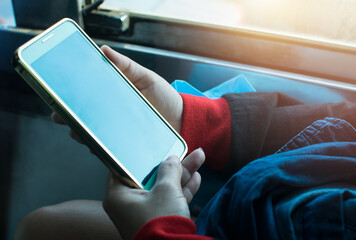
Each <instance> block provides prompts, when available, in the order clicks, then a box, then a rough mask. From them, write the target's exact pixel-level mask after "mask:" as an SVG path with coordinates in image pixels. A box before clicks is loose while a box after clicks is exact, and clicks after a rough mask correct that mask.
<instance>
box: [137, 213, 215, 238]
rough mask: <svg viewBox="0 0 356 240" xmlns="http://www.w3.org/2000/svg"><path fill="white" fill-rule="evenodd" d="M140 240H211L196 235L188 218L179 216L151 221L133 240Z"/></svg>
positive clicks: (193, 225)
mask: <svg viewBox="0 0 356 240" xmlns="http://www.w3.org/2000/svg"><path fill="white" fill-rule="evenodd" d="M141 239H145V240H147V239H156V240H160V239H162V240H163V239H166V240H167V239H179V240H180V239H182V240H183V239H184V240H187V239H202V240H207V239H211V238H209V237H204V236H199V235H196V226H195V224H194V223H193V222H192V221H191V220H190V219H188V218H185V217H179V216H165V217H158V218H155V219H152V220H151V221H149V222H148V223H146V224H145V225H143V226H142V227H141V228H140V230H139V231H138V232H137V233H136V235H135V236H134V238H133V240H141Z"/></svg>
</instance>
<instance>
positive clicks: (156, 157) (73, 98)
mask: <svg viewBox="0 0 356 240" xmlns="http://www.w3.org/2000/svg"><path fill="white" fill-rule="evenodd" d="M13 65H14V67H15V69H16V71H17V72H18V73H19V74H20V75H21V76H22V77H23V78H24V79H25V80H26V82H27V83H28V84H29V85H30V86H31V87H32V88H33V89H34V90H35V91H36V92H37V93H38V94H39V95H40V96H41V98H42V99H43V100H44V101H45V102H47V103H48V104H49V106H50V107H51V108H52V109H53V110H54V111H56V112H57V113H58V114H59V115H60V117H61V118H62V119H63V120H64V121H65V122H66V123H67V124H68V125H69V126H70V127H71V128H72V129H73V130H74V131H75V132H76V133H77V134H78V135H79V136H80V138H81V139H82V140H83V141H85V143H86V144H87V145H88V146H89V147H90V148H91V149H92V150H93V151H94V152H95V154H96V155H97V156H98V157H99V158H100V159H101V160H102V161H103V162H104V163H105V164H106V165H107V166H108V167H109V168H110V169H111V170H112V171H114V172H115V173H116V174H118V175H121V176H124V177H125V178H126V179H128V180H129V182H128V183H130V184H132V185H133V186H135V187H137V188H144V189H150V188H151V187H152V185H153V183H154V180H155V171H156V169H157V166H158V165H159V164H160V162H161V161H163V160H164V159H166V158H167V157H168V156H171V155H176V156H178V157H179V158H180V159H181V160H182V159H183V157H184V156H185V154H186V152H187V145H186V143H185V142H184V140H183V139H182V138H181V137H180V136H179V134H178V133H177V132H176V131H175V130H174V129H173V128H172V127H171V126H170V125H169V124H168V122H167V121H166V120H165V119H164V118H163V117H162V116H161V115H160V114H159V113H158V112H157V111H156V110H155V109H154V107H153V106H152V105H151V104H150V103H149V102H148V101H147V100H146V99H145V98H144V96H143V95H142V94H141V93H140V92H139V91H138V90H137V89H136V88H135V87H134V86H133V85H132V83H131V82H130V81H129V80H128V79H127V78H126V77H125V76H124V75H123V74H122V73H121V72H120V70H119V69H118V68H117V67H116V66H115V65H114V64H113V63H111V61H109V60H108V59H107V58H106V56H105V55H104V54H103V53H102V51H101V50H100V48H98V46H97V45H96V44H95V43H94V42H93V41H92V40H91V39H90V38H89V37H88V36H87V35H86V34H85V32H84V31H83V30H82V29H81V28H80V27H79V26H78V25H77V24H76V23H75V22H74V21H72V20H70V19H63V20H61V21H60V22H58V23H56V24H55V25H53V26H52V27H50V28H49V29H47V30H46V31H44V32H43V33H41V34H40V35H38V36H37V37H35V38H33V39H32V40H30V41H29V42H27V43H25V44H24V45H23V46H21V47H20V48H19V49H18V50H17V51H16V52H15V54H14V58H13ZM83 168H85V166H83Z"/></svg>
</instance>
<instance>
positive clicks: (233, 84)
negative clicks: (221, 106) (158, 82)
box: [171, 75, 256, 99]
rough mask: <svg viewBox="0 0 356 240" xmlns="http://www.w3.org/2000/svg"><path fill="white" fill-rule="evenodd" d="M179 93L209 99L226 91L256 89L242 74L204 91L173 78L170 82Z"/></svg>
mask: <svg viewBox="0 0 356 240" xmlns="http://www.w3.org/2000/svg"><path fill="white" fill-rule="evenodd" d="M171 85H172V86H173V87H174V88H175V89H176V90H177V91H178V92H179V93H186V94H191V95H195V96H201V97H207V98H211V99H217V98H221V97H222V96H223V95H224V94H227V93H244V92H256V89H255V88H254V87H253V86H252V85H251V84H250V82H249V81H248V80H247V79H246V78H245V77H244V76H242V75H239V76H236V77H234V78H231V79H229V80H227V81H226V82H223V83H222V84H219V85H218V86H216V87H214V88H211V89H209V90H207V91H205V92H201V91H199V90H198V89H196V88H195V87H193V86H192V85H190V84H189V83H188V82H186V81H183V80H175V81H174V82H173V83H172V84H171Z"/></svg>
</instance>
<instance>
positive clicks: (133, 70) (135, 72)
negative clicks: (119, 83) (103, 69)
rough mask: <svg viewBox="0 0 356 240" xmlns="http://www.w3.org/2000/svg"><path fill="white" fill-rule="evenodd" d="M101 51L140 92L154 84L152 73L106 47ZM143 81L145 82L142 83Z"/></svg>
mask: <svg viewBox="0 0 356 240" xmlns="http://www.w3.org/2000/svg"><path fill="white" fill-rule="evenodd" d="M101 50H102V51H103V52H104V54H105V55H106V56H107V57H108V58H109V59H110V61H112V62H113V63H114V64H115V65H116V66H117V67H118V68H119V69H120V71H122V73H123V74H124V75H125V76H126V77H127V78H128V79H129V80H130V81H131V82H132V83H133V84H134V85H135V86H136V87H137V88H138V89H139V90H141V91H142V90H144V89H145V88H147V87H148V86H150V85H151V84H152V83H153V82H154V78H153V77H151V75H152V72H151V71H150V70H148V69H147V68H144V67H142V66H141V65H139V64H138V63H136V62H134V61H132V60H131V59H130V58H128V57H126V56H124V55H122V54H120V53H118V52H116V51H114V50H113V49H111V48H110V47H108V46H106V45H104V46H102V47H101ZM142 79H144V81H140V80H142Z"/></svg>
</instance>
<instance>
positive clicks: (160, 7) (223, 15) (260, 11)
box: [101, 0, 356, 46]
mask: <svg viewBox="0 0 356 240" xmlns="http://www.w3.org/2000/svg"><path fill="white" fill-rule="evenodd" d="M101 8H102V9H116V10H118V9H120V10H128V11H131V12H135V13H143V14H146V15H152V16H159V17H168V18H176V19H180V20H188V21H193V22H199V23H205V24H213V25H218V26H223V27H232V28H245V29H252V30H258V31H263V32H272V33H277V34H283V35H293V36H297V37H301V38H308V39H313V40H318V41H327V42H333V43H337V44H342V45H345V44H347V45H354V46H356V45H355V44H354V42H355V40H356V24H355V22H356V15H355V14H354V13H355V12H356V0H323V1H320V0H106V1H105V2H104V3H103V5H102V6H101Z"/></svg>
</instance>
